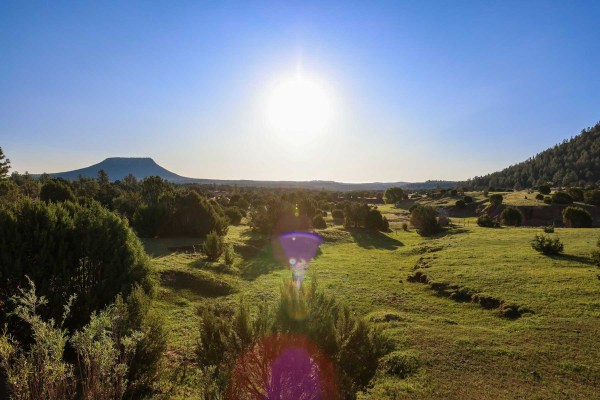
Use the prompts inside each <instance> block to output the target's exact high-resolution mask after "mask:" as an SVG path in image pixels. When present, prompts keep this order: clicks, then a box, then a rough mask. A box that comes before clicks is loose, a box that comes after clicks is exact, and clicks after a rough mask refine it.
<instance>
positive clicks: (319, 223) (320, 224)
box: [312, 215, 327, 229]
mask: <svg viewBox="0 0 600 400" xmlns="http://www.w3.org/2000/svg"><path fill="white" fill-rule="evenodd" d="M312 223H313V228H315V229H325V228H327V223H326V222H325V219H324V218H323V217H322V216H321V215H315V217H314V218H313V221H312Z"/></svg>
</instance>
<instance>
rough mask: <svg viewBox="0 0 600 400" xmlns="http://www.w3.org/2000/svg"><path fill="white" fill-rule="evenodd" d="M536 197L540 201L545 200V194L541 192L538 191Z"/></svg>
mask: <svg viewBox="0 0 600 400" xmlns="http://www.w3.org/2000/svg"><path fill="white" fill-rule="evenodd" d="M535 199H536V200H538V201H543V200H544V195H543V194H541V193H538V194H536V195H535Z"/></svg>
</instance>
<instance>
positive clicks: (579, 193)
mask: <svg viewBox="0 0 600 400" xmlns="http://www.w3.org/2000/svg"><path fill="white" fill-rule="evenodd" d="M568 193H569V196H571V198H572V199H573V201H583V190H582V189H580V188H569V190H568Z"/></svg>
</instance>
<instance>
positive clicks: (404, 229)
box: [402, 222, 408, 231]
mask: <svg viewBox="0 0 600 400" xmlns="http://www.w3.org/2000/svg"><path fill="white" fill-rule="evenodd" d="M402 230H403V231H408V224H407V223H406V222H403V223H402Z"/></svg>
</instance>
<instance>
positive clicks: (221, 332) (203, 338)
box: [196, 281, 390, 399]
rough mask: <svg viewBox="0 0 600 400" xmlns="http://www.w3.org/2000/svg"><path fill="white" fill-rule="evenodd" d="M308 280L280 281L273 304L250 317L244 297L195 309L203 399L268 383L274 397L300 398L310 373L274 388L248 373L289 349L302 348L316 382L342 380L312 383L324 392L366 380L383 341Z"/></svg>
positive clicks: (343, 391) (248, 394) (333, 393)
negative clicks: (205, 380) (225, 305)
mask: <svg viewBox="0 0 600 400" xmlns="http://www.w3.org/2000/svg"><path fill="white" fill-rule="evenodd" d="M314 282H315V281H313V283H312V284H311V286H310V287H307V286H306V285H303V286H301V287H298V286H296V285H295V284H294V283H292V282H285V283H284V284H283V285H282V286H281V294H280V298H279V301H278V302H277V304H276V305H275V307H273V308H268V307H265V306H264V305H262V306H259V308H258V310H257V312H256V313H255V314H254V315H255V316H254V317H252V315H253V314H252V313H251V312H250V309H249V307H248V306H247V305H246V303H245V302H244V301H243V300H242V301H240V304H239V306H238V307H237V309H236V310H235V311H233V312H232V311H230V310H227V309H217V308H214V307H213V308H207V309H204V310H203V311H202V312H201V327H200V330H199V336H198V341H197V346H196V360H197V363H198V366H199V367H200V369H201V370H202V372H203V374H204V375H205V376H208V377H209V381H210V388H209V389H208V391H205V395H206V396H209V397H208V398H222V397H223V396H224V397H225V398H253V395H252V394H253V393H255V391H254V390H255V389H254V388H256V387H260V388H266V387H272V388H273V389H274V390H275V392H274V393H273V395H274V396H276V397H277V398H279V396H281V398H300V395H301V392H298V388H307V387H311V388H312V387H313V385H314V383H315V382H314V381H313V380H311V379H310V378H311V374H310V373H306V374H304V373H303V374H295V375H294V376H293V377H292V376H287V375H286V376H282V377H281V379H280V380H278V381H277V382H276V385H275V386H272V385H273V382H272V381H270V377H269V376H267V375H262V374H255V373H254V371H262V370H265V368H267V369H268V368H270V366H271V365H272V363H273V362H274V361H275V360H276V359H278V358H279V357H280V355H281V354H282V352H284V351H286V350H287V349H290V348H293V349H300V350H302V351H303V352H304V353H305V354H307V356H308V357H307V358H306V362H307V363H308V367H310V368H309V369H310V371H313V372H314V373H316V374H318V376H319V378H320V379H319V381H320V382H321V383H328V382H333V381H337V382H343V383H344V384H343V385H329V384H325V385H324V386H322V387H319V388H317V390H319V392H320V393H321V394H322V395H323V396H324V397H323V398H328V399H329V398H331V399H333V398H344V399H345V398H355V394H356V392H357V391H359V390H363V389H364V388H365V387H366V386H367V384H368V383H369V382H370V380H371V379H372V377H373V376H374V374H375V372H376V371H377V369H378V365H379V359H380V358H381V357H382V356H384V355H385V354H386V353H387V352H389V350H390V344H389V341H388V340H387V339H386V338H385V337H384V336H383V335H382V334H381V331H380V330H379V329H377V328H375V327H372V326H370V325H369V324H368V323H366V322H365V321H364V320H362V319H358V318H357V317H355V316H354V315H353V313H352V312H351V311H350V309H349V308H348V307H347V306H345V305H343V304H340V303H339V302H338V301H337V300H336V299H335V298H333V297H330V296H328V295H326V294H324V293H323V292H321V291H319V290H318V289H317V286H316V284H315V283H314ZM331 362H333V363H334V364H333V365H332V364H331ZM283 373H286V371H283ZM292 378H293V379H292ZM307 385H310V386H307ZM284 393H287V394H288V395H289V397H287V396H284V395H283V394H284Z"/></svg>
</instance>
